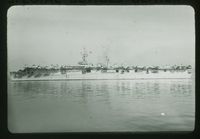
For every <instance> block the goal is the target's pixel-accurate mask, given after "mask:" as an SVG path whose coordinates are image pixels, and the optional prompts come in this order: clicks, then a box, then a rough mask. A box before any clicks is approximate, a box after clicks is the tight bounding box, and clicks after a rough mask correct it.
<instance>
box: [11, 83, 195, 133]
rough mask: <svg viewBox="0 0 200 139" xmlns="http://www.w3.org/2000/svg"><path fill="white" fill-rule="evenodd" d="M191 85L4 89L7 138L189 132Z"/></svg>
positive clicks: (49, 85) (27, 85)
mask: <svg viewBox="0 0 200 139" xmlns="http://www.w3.org/2000/svg"><path fill="white" fill-rule="evenodd" d="M193 87H194V86H193V85H192V81H191V80H82V81H81V80H79V81H28V82H27V81H18V82H9V83H8V127H9V130H10V131H11V132H20V133H21V132H23V133H24V132H93V131H96V132H101V131H108V132H109V131H118V132H119V131H131V132H137V131H192V130H193V129H194V120H195V117H194V116H195V99H194V95H195V93H194V89H193Z"/></svg>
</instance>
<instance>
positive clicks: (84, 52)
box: [79, 48, 91, 65]
mask: <svg viewBox="0 0 200 139" xmlns="http://www.w3.org/2000/svg"><path fill="white" fill-rule="evenodd" d="M90 53H91V52H90ZM81 56H82V61H81V62H79V64H80V65H88V62H87V59H86V58H87V57H88V52H87V51H86V49H85V48H83V51H82V52H81Z"/></svg>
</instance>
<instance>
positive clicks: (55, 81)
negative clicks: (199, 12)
mask: <svg viewBox="0 0 200 139" xmlns="http://www.w3.org/2000/svg"><path fill="white" fill-rule="evenodd" d="M194 16H195V13H194V9H193V8H192V7H191V6H188V5H65V6H64V5H62V6H61V5H60V6H59V5H24V6H22V5H21V6H20V5H18V6H12V7H10V8H9V9H8V12H7V63H8V64H7V68H8V72H7V78H8V79H7V80H8V81H7V86H8V92H7V109H8V113H7V114H8V117H7V118H8V123H7V124H8V130H9V131H10V132H11V133H51V132H53V133H60V132H66V133H69V132H136V133H137V132H142V133H145V132H163V131H164V132H165V131H193V130H194V126H195V18H194Z"/></svg>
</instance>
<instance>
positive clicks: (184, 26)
mask: <svg viewBox="0 0 200 139" xmlns="http://www.w3.org/2000/svg"><path fill="white" fill-rule="evenodd" d="M7 17H8V68H9V70H18V69H19V68H22V67H23V66H24V65H25V64H28V65H32V64H40V65H50V64H59V65H61V64H66V65H70V64H72V65H76V64H77V62H79V61H80V60H81V55H80V52H81V50H82V48H83V47H85V48H86V49H87V50H88V51H92V53H91V54H90V55H89V57H88V61H89V62H91V63H97V62H102V61H103V55H105V53H106V54H107V55H108V56H109V58H110V62H111V63H112V64H114V63H117V64H122V63H123V64H128V65H166V64H170V65H171V64H184V65H185V64H192V65H193V64H194V59H195V27H194V23H195V22H194V11H193V9H192V8H191V7H190V6H14V7H11V8H10V9H9V10H8V14H7Z"/></svg>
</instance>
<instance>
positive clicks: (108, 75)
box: [10, 71, 192, 81]
mask: <svg viewBox="0 0 200 139" xmlns="http://www.w3.org/2000/svg"><path fill="white" fill-rule="evenodd" d="M191 78H192V74H191V73H188V72H187V71H184V72H170V71H167V72H164V71H159V72H158V73H152V72H150V73H147V72H145V71H143V72H134V71H130V72H124V73H121V72H118V73H116V72H105V73H102V72H100V71H92V72H90V73H86V74H82V72H81V71H79V72H67V73H65V74H61V73H60V72H58V73H51V74H50V75H48V76H42V75H41V76H40V77H34V76H32V77H28V76H23V77H20V78H16V77H14V76H11V77H10V79H11V80H13V81H19V80H137V79H191Z"/></svg>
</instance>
